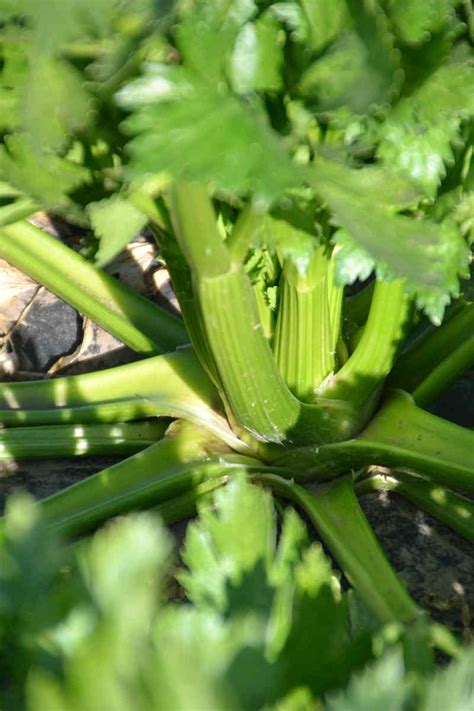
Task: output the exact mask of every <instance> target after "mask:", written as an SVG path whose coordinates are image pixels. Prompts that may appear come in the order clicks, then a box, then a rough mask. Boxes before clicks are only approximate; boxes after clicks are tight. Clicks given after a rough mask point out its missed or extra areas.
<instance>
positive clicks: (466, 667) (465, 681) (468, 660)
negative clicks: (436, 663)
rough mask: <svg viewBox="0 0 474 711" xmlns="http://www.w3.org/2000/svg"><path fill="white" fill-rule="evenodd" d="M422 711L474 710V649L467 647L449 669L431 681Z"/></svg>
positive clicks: (440, 672) (439, 673)
mask: <svg viewBox="0 0 474 711" xmlns="http://www.w3.org/2000/svg"><path fill="white" fill-rule="evenodd" d="M419 708H420V711H437V709H441V708H442V709H443V711H472V710H473V709H474V649H473V648H472V647H471V648H470V649H465V650H464V651H463V653H462V654H461V656H460V658H459V659H457V660H456V661H455V662H453V663H452V664H451V665H450V666H449V667H448V668H447V669H444V670H443V671H439V672H438V673H437V674H436V676H435V677H434V678H433V679H432V681H431V682H430V683H429V685H428V688H427V692H426V695H425V697H424V699H423V700H422V702H421V704H420V706H419Z"/></svg>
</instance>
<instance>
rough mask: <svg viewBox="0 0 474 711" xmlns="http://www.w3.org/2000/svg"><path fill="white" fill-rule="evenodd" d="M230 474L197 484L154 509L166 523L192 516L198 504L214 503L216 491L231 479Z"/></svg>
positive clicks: (176, 521)
mask: <svg viewBox="0 0 474 711" xmlns="http://www.w3.org/2000/svg"><path fill="white" fill-rule="evenodd" d="M229 476H230V475H229V474H226V475H225V476H222V477H218V478H212V479H209V480H207V481H203V482H202V484H197V486H195V487H194V488H193V489H191V490H190V491H187V492H186V493H185V494H181V496H176V497H175V498H174V499H170V500H169V501H165V502H163V503H161V504H157V505H156V506H154V507H153V510H154V511H155V513H157V514H158V515H159V516H160V517H161V520H162V521H163V523H165V524H166V525H170V524H172V523H178V522H179V521H183V520H184V519H187V518H191V516H194V515H195V514H196V511H197V507H198V505H202V504H208V503H209V504H212V500H213V494H214V492H215V491H216V490H217V489H220V488H221V487H222V486H225V484H226V483H227V482H228V480H229Z"/></svg>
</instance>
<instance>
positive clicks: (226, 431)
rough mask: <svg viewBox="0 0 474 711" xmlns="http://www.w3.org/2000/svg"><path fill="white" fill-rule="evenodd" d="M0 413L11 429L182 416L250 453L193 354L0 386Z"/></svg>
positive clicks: (172, 354)
mask: <svg viewBox="0 0 474 711" xmlns="http://www.w3.org/2000/svg"><path fill="white" fill-rule="evenodd" d="M0 408H1V409H0V422H1V423H3V424H4V425H8V426H19V425H22V426H28V425H36V424H60V423H82V424H84V423H87V422H91V423H92V422H117V421H118V422H120V421H124V420H126V419H137V418H142V417H149V416H152V415H155V416H156V415H163V416H170V417H180V418H183V419H187V420H191V421H194V422H198V423H200V424H201V425H202V426H203V427H207V428H208V429H209V430H211V431H214V432H215V433H216V434H217V436H219V437H221V439H223V440H224V441H226V442H228V443H229V444H230V445H231V446H233V447H235V448H237V449H245V450H246V449H247V447H246V446H245V445H244V444H243V443H242V442H241V441H239V440H238V439H237V437H236V436H235V435H234V434H233V433H232V431H231V430H230V428H229V425H228V423H227V421H226V419H225V417H224V416H223V415H222V414H221V410H222V407H221V406H220V400H219V396H218V394H217V392H216V390H215V388H214V386H213V385H212V383H211V381H210V380H209V378H208V377H207V375H206V373H205V372H204V371H203V370H202V368H201V366H200V365H199V362H198V361H197V358H196V356H195V354H194V353H193V352H192V351H189V350H187V351H185V350H183V351H179V352H177V353H171V354H169V355H163V356H156V357H155V358H147V359H146V360H143V361H139V362H137V363H129V364H127V365H122V366H119V367H116V368H109V369H108V370H103V371H99V372H95V373H85V374H81V375H71V376H67V377H64V378H53V379H51V380H41V381H26V382H19V383H0Z"/></svg>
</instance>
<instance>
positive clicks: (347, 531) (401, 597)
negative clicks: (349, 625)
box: [257, 475, 422, 623]
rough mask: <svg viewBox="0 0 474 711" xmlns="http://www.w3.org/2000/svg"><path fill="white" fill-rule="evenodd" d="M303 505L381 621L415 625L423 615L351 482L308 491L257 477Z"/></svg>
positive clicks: (274, 478) (271, 477)
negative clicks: (379, 540) (371, 524)
mask: <svg viewBox="0 0 474 711" xmlns="http://www.w3.org/2000/svg"><path fill="white" fill-rule="evenodd" d="M257 480H258V481H261V482H262V483H263V484H265V485H268V486H270V487H271V488H272V489H273V490H274V491H275V492H276V493H277V494H279V495H280V496H283V497H284V498H286V499H289V500H290V501H292V502H294V503H295V504H297V505H299V506H301V508H302V509H303V510H304V512H305V513H306V514H307V516H308V517H309V518H310V520H311V522H312V523H313V524H314V526H315V527H316V529H317V531H318V533H319V534H320V536H321V538H322V539H323V541H324V543H325V544H326V545H327V547H328V548H329V550H330V552H331V553H332V555H333V556H334V558H335V559H336V561H337V563H338V564H339V565H340V566H341V568H342V570H343V571H344V574H345V576H346V577H347V579H348V580H349V582H350V583H351V585H352V586H353V587H354V589H355V590H357V592H358V593H359V594H360V596H361V598H362V599H363V600H364V602H365V604H366V605H367V606H368V607H369V608H370V610H371V611H372V612H373V613H374V614H375V615H376V617H377V618H378V619H379V620H380V622H382V623H389V622H402V623H412V622H414V621H415V620H416V619H417V618H419V617H420V615H421V614H422V613H421V611H420V610H419V608H418V607H417V606H416V604H415V603H414V602H413V600H412V599H411V598H410V596H409V595H408V593H407V591H406V589H405V586H404V585H403V583H402V582H401V581H400V579H399V578H398V576H397V575H396V573H395V572H394V570H393V568H392V566H391V565H390V563H389V562H388V560H387V558H386V557H385V554H384V552H383V550H382V548H381V546H380V544H379V542H378V540H377V538H376V537H375V535H374V533H373V531H372V529H371V527H370V525H369V523H368V521H367V519H366V517H365V515H364V512H363V511H362V509H361V508H360V506H359V504H358V501H357V498H356V496H355V493H354V487H353V483H352V478H351V477H350V476H349V477H343V478H342V479H339V480H338V481H336V482H334V483H332V484H330V485H326V486H320V487H318V488H317V489H315V490H314V492H310V491H308V490H307V489H304V488H303V487H301V486H298V485H297V484H294V483H293V482H291V481H288V480H286V479H282V478H281V477H278V476H274V475H262V476H259V477H258V478H257Z"/></svg>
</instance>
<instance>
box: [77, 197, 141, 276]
mask: <svg viewBox="0 0 474 711" xmlns="http://www.w3.org/2000/svg"><path fill="white" fill-rule="evenodd" d="M86 212H87V214H88V216H89V219H90V223H91V227H92V229H93V230H94V234H95V236H96V237H98V238H99V239H100V244H99V249H98V251H97V254H96V262H97V263H98V265H99V266H103V265H104V264H107V263H108V262H110V260H111V259H113V258H114V257H115V256H116V255H117V254H118V253H119V252H120V251H121V250H122V249H123V248H124V247H125V246H126V245H127V244H128V243H129V242H130V241H131V240H132V239H133V238H134V237H136V235H137V234H138V233H139V232H140V230H141V229H142V228H143V227H144V226H145V225H146V223H147V217H146V215H144V214H143V213H142V212H140V210H137V208H136V207H135V206H134V205H132V203H131V202H130V201H129V200H127V199H126V198H123V197H120V195H113V196H112V197H110V198H106V199H105V200H100V202H91V203H89V205H88V206H87V209H86Z"/></svg>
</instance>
